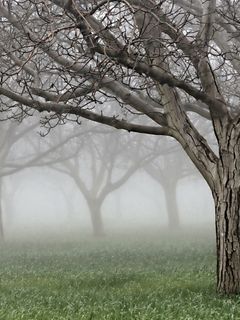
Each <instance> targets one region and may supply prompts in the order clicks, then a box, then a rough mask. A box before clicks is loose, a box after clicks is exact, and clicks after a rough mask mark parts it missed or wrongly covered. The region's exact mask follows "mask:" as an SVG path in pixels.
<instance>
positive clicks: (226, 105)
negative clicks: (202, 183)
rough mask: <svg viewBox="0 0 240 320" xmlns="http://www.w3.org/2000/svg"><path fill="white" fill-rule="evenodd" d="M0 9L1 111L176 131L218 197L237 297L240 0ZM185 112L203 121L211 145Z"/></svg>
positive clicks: (221, 273) (29, 4)
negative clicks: (213, 144)
mask: <svg viewBox="0 0 240 320" xmlns="http://www.w3.org/2000/svg"><path fill="white" fill-rule="evenodd" d="M0 15H1V19H2V23H1V43H2V45H1V51H2V52H1V59H0V67H1V87H0V94H1V95H2V96H4V97H7V98H8V99H7V100H8V101H7V103H6V102H5V100H4V99H2V109H3V111H6V112H10V115H9V116H12V117H16V115H17V114H21V115H24V114H25V115H29V114H32V112H33V111H32V110H38V111H39V112H44V114H43V117H44V118H48V122H49V123H52V124H55V125H56V124H57V123H58V121H59V119H60V118H61V119H64V120H74V119H75V120H76V121H79V117H84V118H87V119H89V120H91V121H96V122H100V123H103V124H107V125H110V126H113V127H115V128H118V129H125V130H128V131H137V132H140V133H148V134H155V135H156V134H157V135H167V136H171V137H173V138H175V139H176V140H177V141H178V142H179V143H180V144H181V145H182V147H183V148H184V150H185V151H186V153H187V154H188V156H189V158H190V159H191V160H192V161H193V163H194V165H195V166H196V167H197V168H198V170H199V171H200V172H201V174H202V176H203V177H204V179H205V180H206V181H207V183H208V185H209V187H210V189H211V191H212V194H213V198H214V201H215V208H216V243H217V288H218V291H219V292H224V293H239V291H240V232H239V208H240V186H239V180H240V177H239V172H240V170H239V169H240V157H239V156H240V145H239V136H240V132H239V131H240V125H239V121H240V117H239V76H240V67H239V51H238V47H239V36H238V35H239V31H240V30H239V19H240V10H239V5H238V2H229V1H225V0H221V1H218V2H216V1H215V0H206V1H204V2H200V1H194V2H192V1H187V0H182V1H178V2H175V1H171V0H166V1H161V2H158V1H154V0H144V1H141V0H129V1H124V0H123V1H94V0H93V1H90V2H89V1H85V0H80V1H68V0H52V1H50V0H49V1H45V2H43V3H42V2H35V1H33V0H32V1H21V2H19V1H6V2H2V3H1V5H0ZM13 83H14V86H13ZM5 99H6V98H5ZM112 100H115V101H116V100H117V101H118V102H119V106H120V111H119V109H116V105H114V108H111V112H112V113H111V115H109V113H107V115H106V112H105V111H106V109H105V107H106V105H105V102H106V101H108V105H109V101H112ZM96 101H98V102H99V103H101V104H102V107H101V108H100V107H97V108H95V110H93V109H92V108H93V106H91V107H90V104H91V103H92V102H94V103H95V102H96ZM19 107H20V108H19ZM123 108H125V109H124V110H125V111H126V115H124V114H123V113H122V111H121V110H123ZM128 110H130V112H134V113H137V114H139V119H138V120H137V121H134V122H132V121H131V119H129V118H128V116H127V111H128ZM189 110H191V111H195V112H196V113H198V114H199V116H204V117H206V119H208V120H210V122H209V126H212V127H213V130H214V133H215V136H216V140H217V143H218V152H217V153H216V152H214V150H213V149H212V148H211V147H210V146H209V144H208V142H207V140H206V139H205V138H204V137H203V136H202V135H201V133H200V132H199V131H198V130H197V128H196V127H195V126H194V124H193V122H192V121H191V119H190V118H189V116H188V111H189ZM11 111H12V113H11ZM49 113H50V114H49ZM74 115H75V116H74Z"/></svg>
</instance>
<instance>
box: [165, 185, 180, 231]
mask: <svg viewBox="0 0 240 320" xmlns="http://www.w3.org/2000/svg"><path fill="white" fill-rule="evenodd" d="M163 187H164V193H165V201H166V209H167V215H168V227H169V229H171V230H176V229H178V228H179V227H180V219H179V210H178V204H177V184H176V181H171V182H170V181H169V183H168V184H166V185H164V184H163Z"/></svg>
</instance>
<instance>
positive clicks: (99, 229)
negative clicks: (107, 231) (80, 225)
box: [88, 200, 104, 237]
mask: <svg viewBox="0 0 240 320" xmlns="http://www.w3.org/2000/svg"><path fill="white" fill-rule="evenodd" d="M88 207H89V210H90V215H91V222H92V230H93V235H94V236H96V237H102V236H104V226H103V220H102V212H101V204H100V203H99V202H97V201H94V200H92V201H89V202H88Z"/></svg>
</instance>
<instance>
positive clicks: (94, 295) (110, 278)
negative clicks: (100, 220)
mask: <svg viewBox="0 0 240 320" xmlns="http://www.w3.org/2000/svg"><path fill="white" fill-rule="evenodd" d="M197 237H198V236H196V237H195V239H194V237H185V239H183V240H180V239H179V237H178V236H176V237H175V238H174V239H172V240H169V239H168V238H167V237H166V236H161V237H160V236H156V235H152V236H151V237H148V236H141V237H139V238H137V239H136V238H133V237H127V236H125V237H123V238H120V237H110V239H109V238H105V239H102V240H95V241H94V240H91V239H89V240H87V239H85V240H84V239H80V240H79V241H78V242H66V243H63V242H62V243H59V244H54V243H49V244H45V245H44V244H41V245H38V246H36V245H33V244H32V245H29V244H24V245H20V244H18V245H17V244H15V245H14V244H11V245H6V246H5V247H2V248H1V255H0V319H4V320H18V319H19V320H20V319H25V320H32V319H39V320H45V319H48V320H50V319H56V320H62V319H69V320H70V319H71V320H74V319H88V320H90V319H96V320H101V319H116V320H117V319H126V320H131V319H139V320H140V319H141V320H144V319H148V320H159V319H164V320H167V319H169V320H170V319H174V320H181V319H182V320H190V319H196V320H200V319H204V320H211V319H234V320H236V319H240V297H221V296H219V295H217V294H216V293H215V257H214V242H213V241H212V239H210V238H208V237H207V238H206V237H205V238H206V239H205V240H202V241H196V238H197ZM123 239H124V240H123Z"/></svg>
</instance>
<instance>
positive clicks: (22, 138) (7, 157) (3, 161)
mask: <svg viewBox="0 0 240 320" xmlns="http://www.w3.org/2000/svg"><path fill="white" fill-rule="evenodd" d="M34 120H35V121H32V123H27V124H26V123H19V122H16V121H9V122H1V127H0V146H1V149H0V239H1V241H3V240H4V229H5V226H4V220H5V218H6V217H4V212H3V205H2V201H3V199H4V198H5V200H6V198H8V199H9V200H10V199H13V193H14V192H13V191H12V192H11V197H10V196H8V197H5V192H4V189H5V188H4V178H5V177H8V176H10V175H13V174H16V173H18V172H20V171H22V170H25V169H29V168H33V167H40V166H47V165H52V164H56V163H58V162H61V161H66V160H67V159H69V158H71V157H74V156H76V154H77V153H78V152H79V150H68V153H67V154H64V155H61V156H59V154H57V152H56V151H57V150H58V149H60V148H62V147H63V146H64V144H68V143H69V142H70V141H71V139H73V138H77V137H78V136H79V135H80V134H83V132H79V131H78V133H76V132H75V133H74V132H67V131H66V130H65V135H64V136H62V135H61V139H58V141H57V142H56V141H55V140H54V139H53V137H54V132H51V134H50V135H49V136H48V138H47V139H43V138H41V137H40V135H39V133H38V132H37V131H36V130H35V129H36V128H38V126H39V122H38V121H36V119H34ZM71 131H73V130H71ZM55 134H57V133H56V132H55ZM52 141H54V143H52Z"/></svg>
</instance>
